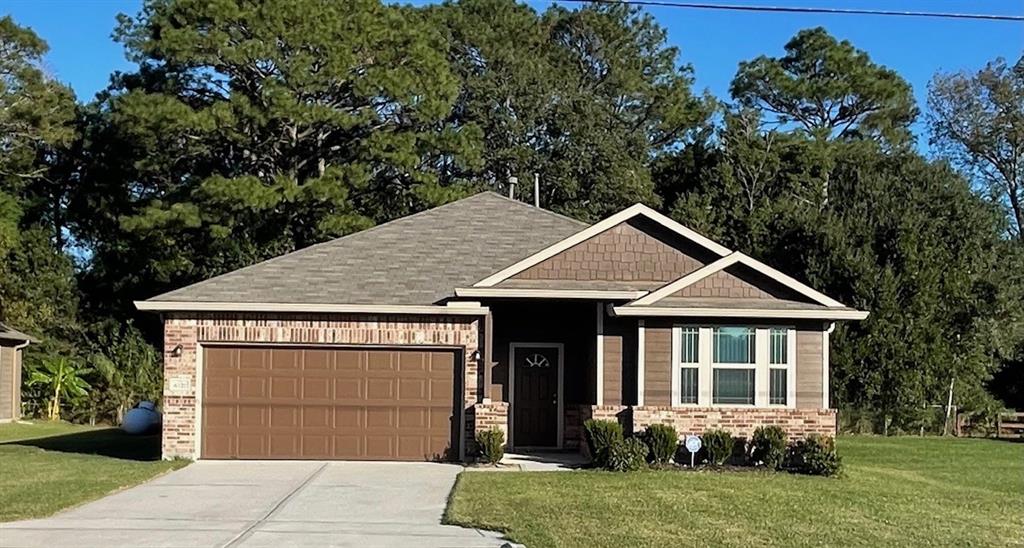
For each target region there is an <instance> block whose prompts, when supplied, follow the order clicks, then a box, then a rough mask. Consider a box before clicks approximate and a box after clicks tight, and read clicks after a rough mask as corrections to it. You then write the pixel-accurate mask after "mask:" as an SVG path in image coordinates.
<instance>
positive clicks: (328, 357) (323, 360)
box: [302, 350, 335, 371]
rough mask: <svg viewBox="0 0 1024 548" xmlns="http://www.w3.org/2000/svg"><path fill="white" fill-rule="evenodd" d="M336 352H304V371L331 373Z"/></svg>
mask: <svg viewBox="0 0 1024 548" xmlns="http://www.w3.org/2000/svg"><path fill="white" fill-rule="evenodd" d="M334 354H335V352H334V351H331V350H304V351H303V354H302V369H303V370H304V371H330V370H332V369H334Z"/></svg>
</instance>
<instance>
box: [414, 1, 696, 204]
mask: <svg viewBox="0 0 1024 548" xmlns="http://www.w3.org/2000/svg"><path fill="white" fill-rule="evenodd" d="M429 14H430V16H431V17H432V19H433V20H434V21H436V24H437V25H438V26H439V28H441V29H444V30H445V31H446V33H447V37H448V40H447V43H448V57H449V60H450V62H451V64H452V67H453V70H454V72H455V74H456V75H457V76H458V77H459V78H460V84H461V86H460V93H459V95H458V99H457V101H456V104H455V108H454V109H453V111H452V116H451V120H452V122H453V123H454V124H455V125H456V126H458V127H460V128H476V129H477V130H479V131H481V132H482V143H483V147H482V148H483V158H482V159H483V162H482V164H480V165H478V166H477V165H473V166H467V167H468V169H464V170H448V171H446V172H445V173H444V176H446V177H450V178H456V179H477V180H483V181H487V182H489V184H491V185H492V186H494V187H496V188H504V183H505V182H506V180H507V178H508V177H509V176H515V177H517V178H518V179H519V180H520V181H521V182H523V183H526V184H523V185H521V187H522V188H521V192H520V193H521V195H523V196H526V197H532V194H533V189H532V184H530V183H532V180H533V175H534V174H535V173H536V174H538V175H539V176H540V177H541V179H542V200H541V201H542V202H543V204H544V206H545V207H548V208H551V209H555V210H557V211H560V212H563V213H567V214H570V215H574V216H577V217H580V218H584V219H590V220H593V219H597V218H600V217H603V216H605V215H607V214H609V213H611V212H613V211H615V210H617V209H620V208H621V207H623V206H625V205H628V204H630V203H633V202H636V201H646V202H652V203H653V202H654V201H656V199H657V198H656V195H655V194H654V192H653V187H652V182H651V179H650V163H651V159H652V157H653V155H655V154H657V153H659V152H661V151H665V150H669V149H672V148H675V147H677V146H679V145H680V144H682V143H685V142H688V140H689V137H690V136H691V134H692V133H693V132H694V131H695V130H696V129H697V128H699V127H700V126H701V125H702V123H703V122H704V121H705V120H706V118H707V116H708V108H707V105H706V104H705V102H704V101H703V100H702V99H701V98H698V97H695V96H694V95H693V94H692V92H691V86H692V70H691V68H690V67H689V66H686V65H682V64H681V63H680V62H679V58H678V57H679V52H678V51H677V50H676V49H675V48H673V47H670V46H668V45H667V43H666V35H665V31H664V29H663V28H661V27H660V26H659V25H658V24H657V22H656V21H655V20H654V19H653V18H652V17H651V16H649V15H646V14H644V13H643V12H641V11H640V10H638V9H636V8H630V7H628V6H625V5H615V6H608V5H605V6H590V7H586V8H582V9H578V10H568V9H564V8H559V7H554V8H550V9H548V10H547V11H546V12H544V13H542V14H538V13H537V12H535V11H534V10H532V9H531V8H529V7H527V6H524V5H521V4H518V3H516V2H514V1H513V0H470V1H466V2H458V3H446V4H444V5H442V6H439V7H436V8H431V9H430V10H429Z"/></svg>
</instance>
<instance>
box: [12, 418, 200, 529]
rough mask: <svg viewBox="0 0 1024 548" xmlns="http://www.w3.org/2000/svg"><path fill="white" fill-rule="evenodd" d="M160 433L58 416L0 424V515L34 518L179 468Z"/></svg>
mask: <svg viewBox="0 0 1024 548" xmlns="http://www.w3.org/2000/svg"><path fill="white" fill-rule="evenodd" d="M159 459H160V437H159V435H148V436H128V435H126V434H124V433H123V432H121V431H120V430H118V429H116V428H90V427H87V426H77V425H72V424H67V423H60V422H34V423H28V424H26V423H15V424H3V425H0V521H11V520H16V519H26V518H36V517H43V516H48V515H50V514H53V513H55V512H57V511H59V510H62V509H65V508H68V507H71V506H75V505H78V504H82V503H84V502H88V501H91V500H95V499H98V498H100V497H102V496H104V495H106V494H109V493H111V492H114V491H117V490H119V489H122V488H125V487H130V486H133V485H137V484H139V483H142V482H144V481H146V480H148V479H151V478H153V477H155V476H157V475H160V474H163V473H164V472H167V471H169V470H173V469H176V468H181V467H182V466H184V465H185V464H186V462H185V461H173V462H166V461H161V460H159Z"/></svg>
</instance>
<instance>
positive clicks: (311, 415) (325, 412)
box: [302, 406, 334, 428]
mask: <svg viewBox="0 0 1024 548" xmlns="http://www.w3.org/2000/svg"><path fill="white" fill-rule="evenodd" d="M333 411H334V409H333V408H332V407H326V406H324V407H319V406H317V407H310V406H303V407H302V428H330V427H331V426H332V425H331V417H332V416H333V415H334V413H333Z"/></svg>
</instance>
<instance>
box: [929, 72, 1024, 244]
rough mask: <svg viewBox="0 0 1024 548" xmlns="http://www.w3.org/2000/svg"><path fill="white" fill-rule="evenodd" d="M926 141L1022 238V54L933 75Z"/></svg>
mask: <svg viewBox="0 0 1024 548" xmlns="http://www.w3.org/2000/svg"><path fill="white" fill-rule="evenodd" d="M928 109H929V112H928V125H929V128H930V129H931V136H932V138H931V143H932V145H934V146H935V147H936V148H937V149H938V151H939V152H940V153H942V154H943V155H945V156H946V157H947V158H949V159H950V160H952V161H953V162H954V163H955V164H956V165H957V166H959V167H961V168H962V169H964V170H965V171H966V172H967V173H969V174H970V175H972V176H974V177H976V178H977V180H978V181H979V182H980V183H981V184H982V185H984V187H985V188H986V190H987V192H988V193H989V194H990V196H991V197H992V198H993V199H994V200H995V201H996V202H997V203H999V204H1002V205H1003V206H1004V207H1006V209H1007V210H1008V214H1009V217H1010V221H1011V225H1010V230H1011V232H1012V234H1013V235H1014V236H1015V237H1016V238H1017V239H1018V240H1020V241H1024V56H1022V57H1021V58H1020V59H1018V60H1017V63H1016V64H1015V65H1013V66H1009V65H1007V63H1006V61H1005V60H1004V59H1001V58H1000V59H996V60H995V61H993V62H991V63H989V64H987V65H986V66H985V68H983V69H981V70H980V71H978V72H977V73H974V74H971V73H968V72H966V71H965V72H958V73H947V74H941V73H940V74H936V75H935V77H934V78H933V79H932V82H931V85H930V86H929V88H928Z"/></svg>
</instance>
